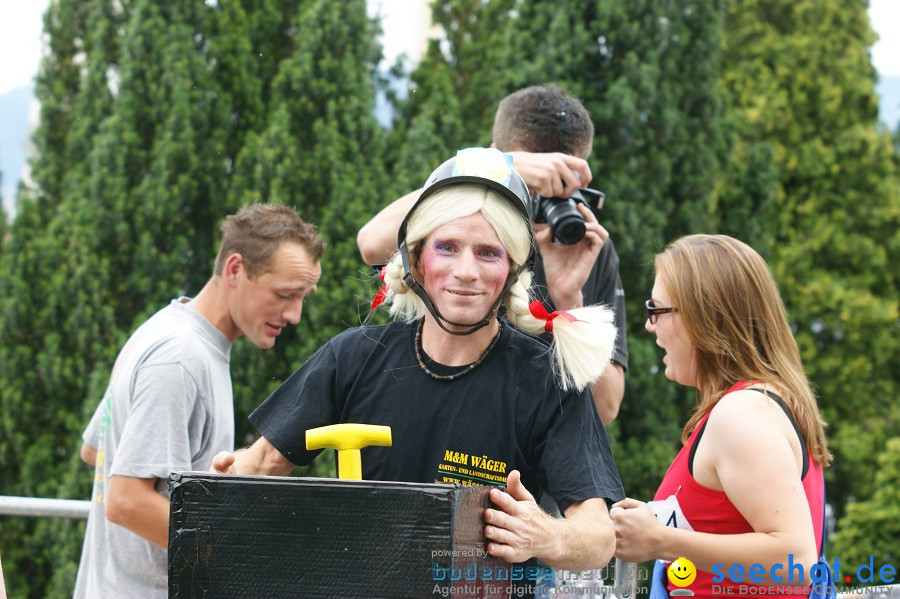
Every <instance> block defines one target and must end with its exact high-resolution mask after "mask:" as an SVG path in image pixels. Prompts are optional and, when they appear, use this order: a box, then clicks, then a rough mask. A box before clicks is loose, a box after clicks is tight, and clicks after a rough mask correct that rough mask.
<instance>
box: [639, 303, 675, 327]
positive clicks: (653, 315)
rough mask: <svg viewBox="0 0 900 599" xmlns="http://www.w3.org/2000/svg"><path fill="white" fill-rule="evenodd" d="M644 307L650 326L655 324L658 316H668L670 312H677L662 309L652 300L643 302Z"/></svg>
mask: <svg viewBox="0 0 900 599" xmlns="http://www.w3.org/2000/svg"><path fill="white" fill-rule="evenodd" d="M644 305H645V306H647V320H649V321H650V324H656V321H657V319H658V318H659V315H660V314H669V313H671V312H678V308H662V307H659V306H657V305H656V304H654V303H653V300H652V299H648V300H647V301H646V302H644Z"/></svg>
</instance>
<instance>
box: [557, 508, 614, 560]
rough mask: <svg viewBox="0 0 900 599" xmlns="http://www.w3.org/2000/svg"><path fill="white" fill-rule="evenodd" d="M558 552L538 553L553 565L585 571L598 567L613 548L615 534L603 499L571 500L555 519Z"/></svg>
mask: <svg viewBox="0 0 900 599" xmlns="http://www.w3.org/2000/svg"><path fill="white" fill-rule="evenodd" d="M555 522H556V526H557V527H558V534H559V535H560V540H561V543H560V544H559V547H560V554H559V555H558V556H542V557H541V561H543V562H545V563H546V564H547V565H548V566H551V567H553V568H562V569H565V570H576V571H578V570H588V569H591V568H602V567H603V566H605V565H606V564H607V563H608V562H609V560H610V559H612V557H613V553H614V552H615V550H616V534H615V528H614V527H613V524H612V520H610V518H609V512H608V510H607V508H606V502H605V501H604V500H603V499H600V498H594V499H588V500H586V501H581V502H578V503H574V504H572V505H571V506H569V508H568V509H567V510H566V517H565V518H556V519H555Z"/></svg>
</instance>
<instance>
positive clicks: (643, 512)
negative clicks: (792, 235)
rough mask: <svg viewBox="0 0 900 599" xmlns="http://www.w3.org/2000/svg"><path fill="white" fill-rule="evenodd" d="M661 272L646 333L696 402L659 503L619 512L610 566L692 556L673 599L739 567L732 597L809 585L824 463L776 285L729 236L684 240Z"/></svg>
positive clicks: (705, 592) (660, 265) (818, 422)
mask: <svg viewBox="0 0 900 599" xmlns="http://www.w3.org/2000/svg"><path fill="white" fill-rule="evenodd" d="M655 266H656V280H655V283H654V285H653V291H652V297H651V299H650V300H648V301H647V322H646V328H647V330H648V331H649V332H651V333H653V334H655V335H656V343H657V345H658V346H660V347H661V348H662V349H663V350H665V352H666V353H665V357H664V358H663V363H664V365H665V376H666V378H668V379H670V380H672V381H674V382H676V383H678V384H681V385H686V386H689V387H694V388H695V389H696V392H697V405H696V407H695V408H694V410H693V412H692V414H691V416H690V418H689V419H688V422H687V424H686V425H685V427H684V432H683V435H682V442H683V448H682V449H681V452H680V453H679V454H678V456H677V457H676V458H675V460H674V462H673V463H672V465H671V466H670V467H669V470H668V472H667V473H666V475H665V477H664V478H663V481H662V484H661V485H660V487H659V490H658V491H657V493H656V496H655V498H654V501H652V502H650V503H649V504H645V503H642V502H640V501H636V500H634V499H630V498H629V499H625V500H624V501H621V502H618V503H617V504H615V505H614V507H613V509H612V511H611V516H612V518H613V521H614V523H615V527H616V556H617V557H619V558H621V559H624V560H628V561H635V562H641V561H646V560H650V559H657V560H662V561H664V562H672V561H674V560H676V559H677V558H686V559H687V560H689V561H690V562H691V563H692V564H693V566H694V567H695V568H696V570H697V573H696V580H693V581H692V582H690V584H689V585H686V584H683V583H682V582H680V581H677V579H676V582H678V584H676V583H675V582H673V581H672V579H671V577H670V580H669V581H668V582H667V583H666V584H667V589H668V590H674V589H677V588H678V587H686V588H687V589H689V590H690V591H691V592H692V593H693V595H695V596H697V597H712V596H713V595H714V594H715V593H714V589H713V585H714V584H715V583H718V584H719V585H720V586H723V587H724V585H730V584H733V583H732V581H731V580H729V579H727V578H724V577H725V576H728V575H729V572H730V568H731V567H732V565H734V564H741V565H742V566H741V567H742V568H743V572H744V576H745V577H746V578H744V579H742V581H741V585H737V584H733V588H734V589H738V590H740V589H742V588H743V589H744V590H743V591H742V592H740V593H735V594H741V595H747V596H757V595H759V594H767V593H776V592H781V593H785V592H791V591H793V589H783V588H781V589H778V588H775V587H783V586H808V585H809V583H810V580H811V576H810V572H811V567H812V566H813V565H814V564H815V563H816V562H817V560H818V557H819V547H820V546H821V541H822V535H823V530H822V528H823V510H824V492H825V491H824V479H823V477H822V469H823V468H825V467H826V466H827V465H828V464H829V462H830V461H831V455H830V454H829V452H828V446H827V442H826V439H825V431H824V423H823V421H822V418H821V415H820V414H819V409H818V406H817V404H816V399H815V396H814V395H813V392H812V390H811V388H810V384H809V381H808V380H807V377H806V375H805V373H804V371H803V365H802V364H801V361H800V352H799V350H798V348H797V344H796V342H795V341H794V337H793V334H792V332H791V328H790V325H789V324H788V320H787V316H786V312H785V308H784V304H783V302H782V300H781V296H780V294H779V292H778V287H777V284H776V282H775V279H774V277H773V276H772V273H771V272H770V270H769V268H768V266H767V265H766V263H765V261H764V260H763V259H762V257H761V256H760V255H759V254H758V253H757V252H755V251H754V250H753V249H752V248H750V247H749V246H748V245H746V244H745V243H742V242H740V241H738V240H737V239H734V238H731V237H728V236H724V235H691V236H687V237H684V238H681V239H679V240H677V241H675V242H673V243H672V244H670V245H669V246H668V247H666V248H665V250H664V251H663V252H662V253H660V254H659V255H657V257H656V260H655ZM754 564H759V567H757V568H756V570H755V571H754V576H753V578H750V577H749V569H750V568H751V566H752V565H754ZM788 564H793V565H797V564H799V565H800V567H801V568H802V572H803V574H804V576H803V579H802V580H801V579H800V577H799V573H800V572H801V570H798V569H797V568H796V567H795V568H793V569H792V570H790V571H789V570H788ZM779 565H780V566H781V567H780V568H779ZM723 578H724V580H723ZM761 587H766V588H765V589H764V588H761ZM796 591H797V592H800V591H801V589H797V590H796Z"/></svg>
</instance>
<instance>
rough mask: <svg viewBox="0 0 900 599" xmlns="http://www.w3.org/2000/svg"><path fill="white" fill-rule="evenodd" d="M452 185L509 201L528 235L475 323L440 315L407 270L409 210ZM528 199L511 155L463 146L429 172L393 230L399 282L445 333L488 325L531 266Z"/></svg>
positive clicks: (466, 333)
mask: <svg viewBox="0 0 900 599" xmlns="http://www.w3.org/2000/svg"><path fill="white" fill-rule="evenodd" d="M452 185H482V186H484V187H487V188H488V189H490V190H492V191H494V192H496V193H497V194H498V195H499V196H500V197H502V198H505V199H507V200H509V202H510V204H512V206H513V207H514V208H515V209H516V211H517V212H519V213H520V214H521V215H522V220H523V221H525V226H526V230H527V231H528V235H529V237H530V239H529V245H530V246H531V250H530V251H529V254H528V258H527V259H526V260H525V263H524V264H522V265H521V266H520V267H519V270H518V271H517V272H516V273H514V275H513V276H512V277H510V280H509V282H508V283H507V285H506V288H505V289H504V290H503V293H501V294H500V297H498V298H497V302H496V303H495V304H494V306H493V307H492V308H491V311H490V312H489V313H488V314H487V316H485V318H484V319H482V320H481V321H479V322H477V323H456V322H450V321H448V320H446V319H445V318H444V317H442V316H441V315H440V312H438V310H437V308H436V307H435V306H434V304H432V302H431V299H430V298H429V297H428V294H427V293H425V290H424V289H423V288H422V286H421V285H419V282H418V281H416V279H415V278H414V277H413V276H412V273H411V272H410V263H409V251H408V249H407V247H406V227H407V224H408V223H409V219H410V216H412V214H413V212H415V211H416V209H417V208H418V207H419V206H420V205H421V204H422V202H423V201H425V200H426V199H427V198H429V197H430V196H432V195H433V194H434V193H435V192H437V191H439V190H441V189H443V188H445V187H450V186H452ZM530 201H531V193H530V192H529V191H528V186H527V185H526V184H525V181H524V180H523V179H522V177H521V176H520V175H519V173H517V172H516V171H515V170H513V168H512V156H510V155H509V154H504V153H503V152H501V151H500V150H498V149H496V148H466V149H464V150H459V151H458V152H457V153H456V156H454V157H453V158H451V159H450V160H447V161H446V162H444V163H443V164H441V165H440V166H439V167H437V168H436V169H435V170H434V171H433V172H432V173H431V175H429V177H428V180H427V181H426V182H425V186H424V188H423V190H422V194H421V195H420V196H419V199H418V200H416V203H415V204H413V206H412V208H410V209H409V212H408V213H407V214H406V216H405V217H404V219H403V222H402V223H401V224H400V230H399V231H398V233H397V246H398V249H399V250H400V257H401V258H402V260H403V271H404V273H403V281H404V282H405V283H406V285H407V286H408V287H409V288H410V289H412V290H413V291H414V292H415V293H416V295H418V296H419V298H421V300H422V301H423V302H424V303H425V306H426V307H427V308H428V311H429V312H431V314H432V316H434V317H435V320H437V323H438V325H440V327H441V328H442V329H444V330H445V331H447V332H448V333H452V334H455V335H468V334H470V333H474V332H475V331H477V330H478V329H480V328H481V327H483V326H485V325H487V324H489V323H490V321H491V319H492V318H493V316H494V313H495V311H496V309H497V306H499V305H500V302H501V301H502V299H503V296H504V295H506V293H507V292H508V291H509V289H510V287H512V285H513V284H514V283H515V282H516V280H518V278H519V275H520V274H521V273H522V271H523V270H525V269H529V270H530V269H531V268H532V267H533V265H534V259H535V253H536V247H537V243H536V241H535V239H534V230H533V228H532V226H531V218H530V216H529V203H530ZM442 321H446V322H449V323H450V324H453V325H456V326H470V327H472V328H471V329H469V330H467V331H465V332H462V333H459V332H454V331H450V330H449V329H447V328H446V327H445V326H444V324H443V322H442Z"/></svg>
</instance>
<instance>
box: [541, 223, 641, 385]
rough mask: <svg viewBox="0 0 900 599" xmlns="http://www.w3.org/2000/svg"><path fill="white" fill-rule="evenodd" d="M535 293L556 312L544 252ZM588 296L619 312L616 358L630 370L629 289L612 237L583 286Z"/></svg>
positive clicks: (589, 302)
mask: <svg viewBox="0 0 900 599" xmlns="http://www.w3.org/2000/svg"><path fill="white" fill-rule="evenodd" d="M531 290H532V293H534V294H536V297H537V298H539V299H540V300H541V301H542V302H543V303H544V305H545V307H546V308H547V311H548V312H552V311H553V310H555V309H556V308H555V307H554V306H553V302H551V301H550V293H549V291H548V290H547V276H546V275H545V274H544V261H543V259H542V258H541V255H540V254H538V255H537V260H536V261H535V264H534V279H533V280H532V283H531ZM581 294H582V296H584V305H585V306H593V305H596V304H603V305H605V306H608V307H610V308H611V309H612V311H613V313H614V315H615V323H616V328H617V329H618V331H619V333H618V335H617V336H616V345H615V349H614V351H613V356H612V361H613V362H615V363H616V364H619V365H621V366H622V368H624V369H625V370H628V339H627V337H626V336H625V291H624V290H623V288H622V278H621V277H620V276H619V255H618V254H617V253H616V248H615V246H614V245H613V242H612V239H608V240H607V241H606V243H604V244H603V248H601V250H600V254H599V255H598V256H597V260H596V261H595V262H594V267H593V268H592V269H591V273H590V274H589V275H588V279H587V281H586V282H585V284H584V286H583V287H582V288H581Z"/></svg>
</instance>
